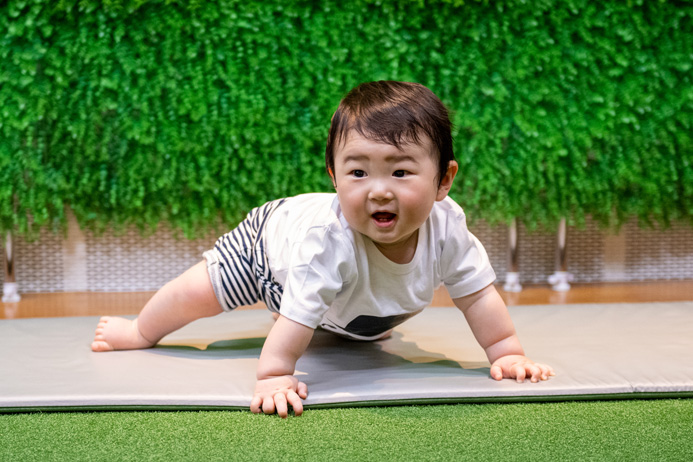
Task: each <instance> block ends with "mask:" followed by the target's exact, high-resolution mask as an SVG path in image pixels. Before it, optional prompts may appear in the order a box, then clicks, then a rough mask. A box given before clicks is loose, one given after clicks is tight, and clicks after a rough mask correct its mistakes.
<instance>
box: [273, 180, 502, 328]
mask: <svg viewBox="0 0 693 462" xmlns="http://www.w3.org/2000/svg"><path fill="white" fill-rule="evenodd" d="M264 246H265V251H266V253H267V258H268V261H269V265H270V268H271V271H272V275H273V277H274V278H275V279H276V281H277V282H279V283H280V284H281V285H282V286H283V288H284V291H283V295H282V301H281V307H280V312H281V314H282V315H283V316H286V317H287V318H289V319H291V320H293V321H295V322H298V323H300V324H303V325H305V326H308V327H311V328H316V327H318V326H320V327H322V328H324V329H326V330H330V331H333V332H335V333H338V334H341V335H345V336H348V337H351V338H356V339H362V340H372V339H374V338H378V337H379V336H380V335H382V334H383V333H384V332H386V331H387V330H389V329H391V328H392V327H394V326H396V325H397V324H400V323H401V322H403V321H405V320H406V319H408V318H410V317H411V316H413V315H415V314H417V313H419V312H421V310H423V309H424V308H425V307H426V306H428V305H429V304H430V303H431V300H432V299H433V292H434V291H435V289H436V288H438V287H439V286H440V285H441V284H444V285H445V286H446V288H447V289H448V292H449V293H450V296H451V297H452V298H458V297H462V296H465V295H469V294H472V293H474V292H477V291H479V290H481V289H483V288H484V287H486V286H488V285H489V284H491V283H492V282H493V281H494V280H495V278H496V275H495V273H494V271H493V268H492V267H491V264H490V262H489V259H488V256H487V254H486V251H485V250H484V248H483V246H482V245H481V243H480V242H479V241H478V240H477V239H476V237H474V235H472V234H471V233H470V232H469V230H468V229H467V224H466V219H465V216H464V212H463V211H462V209H461V208H460V206H459V205H457V204H456V203H455V202H454V201H453V200H452V199H450V198H446V199H444V200H442V201H440V202H435V204H434V206H433V210H432V211H431V215H430V216H429V218H428V219H427V220H426V222H425V223H424V224H423V225H422V226H421V228H420V229H419V236H418V244H417V247H416V253H415V255H414V258H413V259H412V261H411V262H409V263H406V264H398V263H394V262H393V261H391V260H389V259H388V258H387V257H385V256H384V255H383V254H382V253H381V252H380V251H379V250H378V248H377V247H376V246H375V244H374V243H373V241H371V240H370V239H369V238H368V237H366V236H364V235H362V234H361V233H358V232H355V231H353V230H352V229H351V227H350V226H349V224H348V223H347V222H346V220H345V219H344V215H343V214H342V212H341V209H340V206H339V201H338V199H337V195H336V194H334V193H333V194H320V193H318V194H305V195H300V196H296V197H292V198H288V199H287V200H286V202H285V203H284V204H282V205H281V206H280V207H278V208H277V209H276V210H275V211H274V212H273V213H272V215H271V216H270V217H269V219H268V221H267V224H266V228H265V233H264Z"/></svg>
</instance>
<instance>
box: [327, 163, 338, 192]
mask: <svg viewBox="0 0 693 462" xmlns="http://www.w3.org/2000/svg"><path fill="white" fill-rule="evenodd" d="M327 173H329V174H330V179H331V180H332V186H334V189H337V181H336V180H335V179H334V172H333V171H332V169H331V168H330V167H327Z"/></svg>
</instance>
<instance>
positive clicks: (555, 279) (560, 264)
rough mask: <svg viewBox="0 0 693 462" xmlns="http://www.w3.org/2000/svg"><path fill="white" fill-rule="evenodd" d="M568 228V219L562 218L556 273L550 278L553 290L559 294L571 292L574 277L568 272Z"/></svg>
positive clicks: (557, 243)
mask: <svg viewBox="0 0 693 462" xmlns="http://www.w3.org/2000/svg"><path fill="white" fill-rule="evenodd" d="M567 248H568V227H567V225H566V219H565V218H562V219H561V222H560V223H559V224H558V235H557V239H556V268H555V272H554V273H553V274H552V275H551V276H549V284H551V288H552V289H553V290H555V291H557V292H566V291H568V290H570V281H572V280H573V275H572V274H570V273H569V272H568V251H567Z"/></svg>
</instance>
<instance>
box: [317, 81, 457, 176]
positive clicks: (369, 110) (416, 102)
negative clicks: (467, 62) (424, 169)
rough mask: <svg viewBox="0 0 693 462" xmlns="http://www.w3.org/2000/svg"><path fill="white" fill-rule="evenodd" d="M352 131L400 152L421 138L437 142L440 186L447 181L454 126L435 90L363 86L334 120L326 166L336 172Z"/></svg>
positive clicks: (415, 85)
mask: <svg viewBox="0 0 693 462" xmlns="http://www.w3.org/2000/svg"><path fill="white" fill-rule="evenodd" d="M351 130H356V131H357V132H358V133H359V134H360V135H361V136H363V137H364V138H366V139H369V140H372V141H376V142H380V143H386V144H390V145H392V146H395V147H397V148H398V149H399V148H400V147H401V146H402V144H405V143H416V144H419V143H420V142H421V141H420V138H421V135H422V134H423V135H426V136H428V137H429V138H430V139H431V141H432V142H433V146H434V148H435V149H436V151H437V152H436V153H431V154H432V155H437V156H438V182H439V184H440V182H441V181H442V180H443V177H444V176H445V173H446V172H447V170H448V165H449V163H450V161H452V160H455V155H454V153H453V150H452V133H451V131H452V123H451V122H450V116H449V114H448V110H447V108H446V107H445V105H444V104H443V103H442V102H441V101H440V99H438V97H437V96H436V95H434V94H433V92H432V91H431V90H429V89H428V88H426V87H424V86H423V85H420V84H418V83H409V82H396V81H391V80H381V81H378V82H367V83H362V84H361V85H359V86H357V87H356V88H354V89H353V90H351V91H350V92H349V93H348V94H347V95H346V96H345V97H344V99H342V101H341V102H340V103H339V107H338V108H337V111H335V113H334V116H333V117H332V125H331V126H330V133H329V135H328V137H327V147H326V149H325V163H326V165H327V169H328V171H330V172H334V153H335V148H336V146H338V145H339V143H343V142H345V141H346V137H347V135H348V134H349V132H350V131H351Z"/></svg>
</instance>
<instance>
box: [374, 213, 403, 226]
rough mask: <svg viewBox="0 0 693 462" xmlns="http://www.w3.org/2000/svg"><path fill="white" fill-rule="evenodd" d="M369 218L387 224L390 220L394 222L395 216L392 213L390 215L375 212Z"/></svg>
mask: <svg viewBox="0 0 693 462" xmlns="http://www.w3.org/2000/svg"><path fill="white" fill-rule="evenodd" d="M371 216H372V217H373V219H375V221H377V222H378V223H389V222H391V221H392V220H394V219H395V217H396V216H397V215H395V214H394V213H390V212H375V213H374V214H373V215H371Z"/></svg>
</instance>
